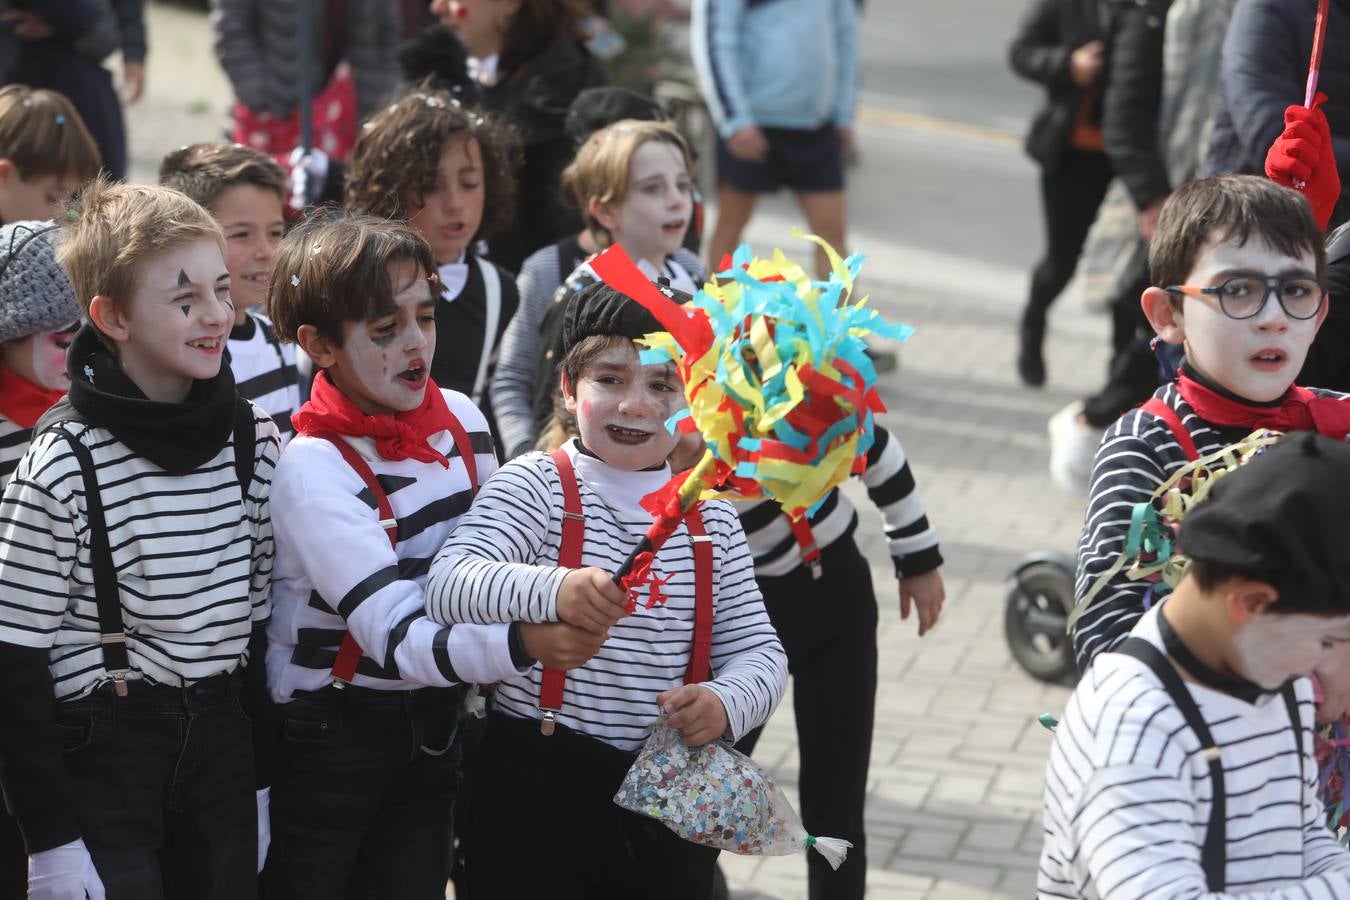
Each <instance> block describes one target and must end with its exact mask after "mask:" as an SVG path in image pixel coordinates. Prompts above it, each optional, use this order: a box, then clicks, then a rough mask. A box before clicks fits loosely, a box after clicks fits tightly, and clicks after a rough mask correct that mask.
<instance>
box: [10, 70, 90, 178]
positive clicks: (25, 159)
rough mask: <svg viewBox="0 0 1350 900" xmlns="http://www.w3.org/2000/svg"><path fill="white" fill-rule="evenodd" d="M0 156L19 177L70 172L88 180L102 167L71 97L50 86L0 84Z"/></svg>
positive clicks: (68, 173) (59, 175)
mask: <svg viewBox="0 0 1350 900" xmlns="http://www.w3.org/2000/svg"><path fill="white" fill-rule="evenodd" d="M0 158H4V159H7V160H9V161H10V162H11V163H13V164H14V167H15V168H16V169H18V170H19V177H21V178H24V179H29V178H41V177H44V176H47V175H55V176H57V177H58V178H59V177H63V176H66V175H74V176H75V178H77V179H78V180H79V181H82V182H84V181H88V180H89V179H91V178H93V177H94V176H95V175H97V174H98V170H99V169H100V168H102V166H103V158H102V157H101V156H99V152H98V145H97V144H95V143H94V139H93V138H92V137H91V136H90V135H89V129H88V128H86V127H85V124H84V120H83V119H81V118H80V114H79V113H77V112H76V111H75V107H74V106H73V105H71V102H70V101H69V100H67V99H66V98H65V97H63V96H62V95H60V94H58V93H56V92H55V91H48V90H42V89H35V88H30V87H28V86H27V85H23V84H8V85H5V86H4V87H3V88H0Z"/></svg>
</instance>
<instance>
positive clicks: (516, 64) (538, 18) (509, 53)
mask: <svg viewBox="0 0 1350 900" xmlns="http://www.w3.org/2000/svg"><path fill="white" fill-rule="evenodd" d="M590 14H591V10H590V7H589V6H587V5H586V3H584V2H582V0H521V3H520V8H519V9H517V10H516V11H515V13H514V14H513V15H512V16H511V18H510V20H509V21H508V22H507V23H506V33H505V34H503V35H502V49H501V54H500V59H501V71H502V72H503V73H504V74H506V75H507V76H508V77H509V75H510V74H511V73H514V72H515V71H516V70H517V69H519V68H520V67H521V66H523V65H525V63H527V62H529V61H530V60H531V59H533V58H534V57H536V56H538V55H539V54H541V53H543V52H544V50H546V49H547V48H548V45H549V44H551V43H553V41H554V40H556V39H557V37H558V35H560V34H562V35H567V36H568V37H570V38H571V39H572V40H574V41H578V42H579V41H581V40H584V38H585V35H584V33H583V32H582V30H581V23H582V22H583V21H584V20H585V19H586V17H587V16H589V15H590Z"/></svg>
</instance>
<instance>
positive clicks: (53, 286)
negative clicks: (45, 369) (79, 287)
mask: <svg viewBox="0 0 1350 900" xmlns="http://www.w3.org/2000/svg"><path fill="white" fill-rule="evenodd" d="M57 227H58V226H57V225H56V223H54V222H15V223H13V224H12V225H6V226H4V227H3V228H0V344H3V343H5V342H7V341H17V340H21V339H23V338H26V337H28V336H29V335H30V334H37V333H38V332H39V331H57V330H59V329H61V328H64V327H65V326H67V325H69V324H71V323H72V322H75V321H78V320H79V318H80V306H79V304H78V303H76V302H75V291H74V289H73V288H71V286H70V279H69V278H67V277H66V272H65V269H62V268H61V266H60V265H59V264H57V262H56V238H57V236H58V234H59V233H60V232H59V231H57Z"/></svg>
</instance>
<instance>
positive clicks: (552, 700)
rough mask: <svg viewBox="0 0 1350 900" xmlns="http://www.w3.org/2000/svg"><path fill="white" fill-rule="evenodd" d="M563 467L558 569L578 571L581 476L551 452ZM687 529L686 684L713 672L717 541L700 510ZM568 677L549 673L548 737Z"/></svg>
mask: <svg viewBox="0 0 1350 900" xmlns="http://www.w3.org/2000/svg"><path fill="white" fill-rule="evenodd" d="M549 455H550V456H551V457H553V464H554V465H555V466H557V467H558V480H559V481H560V482H562V494H563V519H562V541H561V544H560V546H559V548H558V565H559V566H561V567H563V568H565V569H575V568H578V567H579V566H580V565H581V550H582V547H583V545H584V544H585V542H586V520H585V517H584V516H583V515H582V511H581V492H580V491H579V490H578V489H577V475H576V471H575V470H574V469H573V468H572V460H571V459H570V458H569V457H568V455H567V452H566V451H565V450H562V449H561V448H560V449H557V450H554V451H552V452H551V453H550V454H549ZM684 525H685V528H687V529H688V530H689V538H690V540H691V541H693V544H694V645H693V649H692V650H691V651H690V653H689V666H688V668H686V669H685V672H684V683H685V684H696V683H698V682H700V681H704V680H705V679H707V678H708V676H709V674H710V666H711V658H712V620H713V582H712V578H713V572H712V570H713V566H712V563H713V554H712V538H710V537H708V534H707V532H706V531H704V529H703V515H702V513H700V511H699V508H698V507H697V506H695V507H694V508H693V509H691V510H689V512H687V513H685V517H684ZM566 680H567V673H566V672H564V671H562V670H561V669H549V668H545V669H544V676H543V682H542V684H541V685H540V686H539V711H540V713H542V717H541V718H540V720H539V731H540V733H541V734H543V735H545V736H547V735H550V734H552V733H553V730H554V718H555V716H556V715H557V713H558V711H559V710H561V709H562V705H563V687H564V684H565V682H566Z"/></svg>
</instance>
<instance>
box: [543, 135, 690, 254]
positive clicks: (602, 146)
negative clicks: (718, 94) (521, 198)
mask: <svg viewBox="0 0 1350 900" xmlns="http://www.w3.org/2000/svg"><path fill="white" fill-rule="evenodd" d="M651 141H657V142H660V143H663V144H669V145H671V146H672V147H674V148H675V149H676V150H677V151H679V154H680V156H681V157H682V158H683V159H684V168H685V171H686V172H689V173H692V172H693V171H694V160H693V157H692V156H690V154H689V145H688V144H687V143H685V140H684V136H683V135H681V134H680V132H679V129H677V128H676V127H675V126H674V125H672V124H670V123H669V122H651V121H645V120H641V119H620V120H619V121H617V122H615V123H614V124H613V125H608V126H606V127H604V128H601V129H600V130H599V131H597V132H595V133H594V134H592V135H591V136H590V137H589V138H587V139H586V143H584V144H582V145H581V149H580V150H578V151H577V156H576V159H574V160H572V164H571V165H569V166H568V167H567V168H566V169H564V170H563V173H562V189H563V194H564V196H566V197H567V199H568V200H569V201H571V203H572V205H574V206H575V207H576V208H577V209H578V210H580V211H581V218H582V221H584V222H585V223H586V227H587V228H589V229H590V230H591V231H592V232H593V233H594V234H596V235H599V236H600V237H601V238H602V239H603V240H604V242H605V243H607V244H610V243H613V242H614V235H612V234H610V233H609V230H608V229H607V228H605V227H604V226H602V225H601V224H600V223H599V222H597V221H596V220H595V217H594V216H593V215H591V210H590V206H591V201H592V200H597V201H599V202H600V203H606V204H608V203H621V202H623V198H624V197H626V196H628V170H629V168H630V166H631V165H632V162H633V156H634V154H636V153H637V151H638V148H639V147H641V146H642V145H643V144H646V143H649V142H651Z"/></svg>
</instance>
